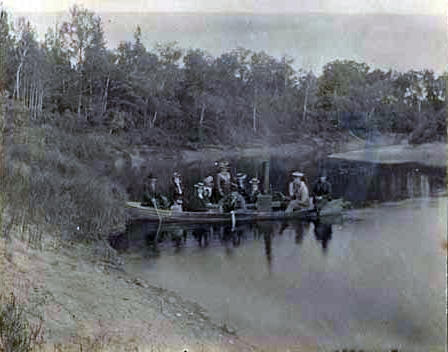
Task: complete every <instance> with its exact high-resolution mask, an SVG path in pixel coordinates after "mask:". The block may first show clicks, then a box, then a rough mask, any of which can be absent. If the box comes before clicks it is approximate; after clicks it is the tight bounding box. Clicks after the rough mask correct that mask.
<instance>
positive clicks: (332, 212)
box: [126, 199, 344, 223]
mask: <svg viewBox="0 0 448 352" xmlns="http://www.w3.org/2000/svg"><path fill="white" fill-rule="evenodd" d="M126 207H127V210H128V214H129V217H130V219H131V220H132V221H148V222H163V223H223V222H250V221H252V222H256V221H265V220H281V219H292V220H310V221H311V220H317V219H318V218H319V217H324V216H337V215H338V214H339V215H340V214H341V212H342V209H343V207H344V202H343V201H342V200H340V199H336V200H333V201H331V202H329V203H328V204H327V206H326V207H325V208H323V209H320V210H319V212H318V211H317V210H316V209H314V208H309V209H303V210H295V211H293V212H292V213H286V212H285V211H284V210H271V211H260V210H257V209H237V210H235V211H233V212H230V213H225V212H221V211H220V210H219V209H207V210H203V211H182V212H180V211H175V210H166V209H156V208H154V207H148V206H142V205H141V203H140V202H127V203H126Z"/></svg>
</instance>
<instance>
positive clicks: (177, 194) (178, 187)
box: [171, 171, 183, 203]
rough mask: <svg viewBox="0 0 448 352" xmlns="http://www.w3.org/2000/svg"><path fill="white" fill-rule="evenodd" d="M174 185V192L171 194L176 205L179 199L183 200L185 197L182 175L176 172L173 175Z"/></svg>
mask: <svg viewBox="0 0 448 352" xmlns="http://www.w3.org/2000/svg"><path fill="white" fill-rule="evenodd" d="M172 180H173V183H172V186H171V188H172V190H171V194H172V197H173V202H174V203H176V201H177V200H178V199H182V197H183V189H182V180H181V179H180V173H179V172H177V171H175V172H174V173H173V179H172Z"/></svg>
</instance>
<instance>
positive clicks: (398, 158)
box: [330, 142, 447, 167]
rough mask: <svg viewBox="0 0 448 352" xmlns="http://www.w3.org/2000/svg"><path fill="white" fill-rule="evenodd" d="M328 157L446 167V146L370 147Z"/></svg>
mask: <svg viewBox="0 0 448 352" xmlns="http://www.w3.org/2000/svg"><path fill="white" fill-rule="evenodd" d="M330 157H331V158H337V159H345V160H356V161H369V162H376V163H386V164H394V163H408V162H416V163H420V164H424V165H427V166H437V167H446V166H447V144H446V143H440V142H439V143H427V144H421V145H417V146H412V145H409V144H399V145H387V146H372V147H364V148H362V149H358V150H352V151H349V152H343V153H335V154H331V155H330Z"/></svg>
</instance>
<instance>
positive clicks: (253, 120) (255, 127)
mask: <svg viewBox="0 0 448 352" xmlns="http://www.w3.org/2000/svg"><path fill="white" fill-rule="evenodd" d="M252 129H253V130H254V132H257V105H256V103H255V102H254V109H253V114H252Z"/></svg>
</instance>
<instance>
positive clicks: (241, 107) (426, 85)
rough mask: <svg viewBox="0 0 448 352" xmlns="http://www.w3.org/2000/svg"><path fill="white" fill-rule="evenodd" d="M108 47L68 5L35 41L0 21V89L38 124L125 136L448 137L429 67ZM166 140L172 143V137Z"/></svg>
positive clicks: (233, 139) (22, 26)
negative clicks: (300, 62)
mask: <svg viewBox="0 0 448 352" xmlns="http://www.w3.org/2000/svg"><path fill="white" fill-rule="evenodd" d="M141 37H142V33H141V30H140V28H139V27H138V26H137V28H136V30H135V33H134V40H133V41H132V42H123V43H121V44H120V45H119V47H118V48H116V49H114V50H110V49H108V48H107V47H106V42H105V38H104V31H103V27H102V23H101V18H100V17H99V16H97V15H95V14H94V13H92V12H90V11H88V10H86V9H83V8H80V7H77V6H74V7H72V8H71V9H70V10H69V13H68V14H67V16H66V20H65V21H64V22H63V23H62V24H60V25H59V26H57V27H55V28H53V29H49V30H48V32H47V34H46V36H45V40H44V42H42V43H39V42H38V41H37V40H36V34H35V32H34V30H33V28H32V26H31V24H30V23H29V22H27V21H26V20H25V19H19V20H18V21H16V23H15V24H14V25H13V24H12V21H11V19H10V18H9V17H8V14H7V13H6V12H5V11H3V12H2V17H1V23H0V47H1V48H2V49H1V53H0V60H2V61H3V62H4V63H5V64H4V65H3V66H2V67H3V69H2V71H0V89H6V90H7V91H8V92H9V94H10V95H12V96H13V97H14V98H15V99H17V100H21V101H23V102H24V103H25V105H26V106H27V107H28V108H29V110H30V113H31V117H32V118H33V119H34V120H38V119H42V118H43V119H46V120H48V119H50V120H51V119H73V120H74V121H75V123H76V124H84V125H85V126H86V127H90V128H93V127H98V128H107V130H108V131H109V132H111V133H114V134H123V132H127V133H125V135H128V136H132V137H131V138H130V140H132V141H133V142H134V143H148V144H157V143H159V144H160V143H164V141H165V142H167V141H169V142H171V143H182V144H183V145H188V144H191V145H197V144H198V143H201V142H202V143H208V142H212V141H213V142H215V143H216V142H218V143H226V144H228V143H239V142H243V141H247V140H248V138H250V137H260V136H261V137H263V136H278V138H279V139H281V138H282V136H284V135H285V133H291V134H293V135H295V136H298V135H300V134H301V133H311V134H313V133H322V132H323V131H325V130H333V129H335V128H344V127H350V128H352V129H353V128H356V129H358V132H360V133H362V132H366V130H371V129H379V130H381V131H391V132H402V133H411V132H412V133H413V135H412V137H413V139H414V140H415V141H418V140H420V141H425V140H431V139H434V138H437V136H443V135H445V133H446V128H445V116H444V112H443V110H444V109H443V108H444V106H445V82H446V78H447V77H448V76H447V74H444V75H443V76H440V77H436V75H435V74H434V73H433V72H432V71H429V70H424V71H409V72H405V73H399V72H395V71H387V72H385V71H382V70H378V69H371V68H370V67H369V66H368V65H366V64H364V63H357V62H354V61H333V62H330V63H328V64H327V65H325V66H324V67H323V72H322V74H321V75H320V76H318V77H317V76H316V75H315V74H313V73H312V72H304V71H302V70H295V69H294V68H293V66H292V63H293V62H292V60H291V59H290V58H287V57H284V58H282V59H275V58H273V57H271V56H269V55H267V54H266V53H264V52H251V51H249V50H246V49H242V48H238V49H235V50H233V51H231V52H228V53H225V54H222V55H221V56H219V57H212V56H210V55H208V54H207V53H206V52H204V51H202V50H200V49H195V50H183V49H181V48H179V47H178V46H177V45H176V44H175V43H168V44H163V45H158V46H156V47H155V48H152V49H148V48H146V47H145V46H144V45H143V43H142V39H141ZM173 137H175V138H173Z"/></svg>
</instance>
